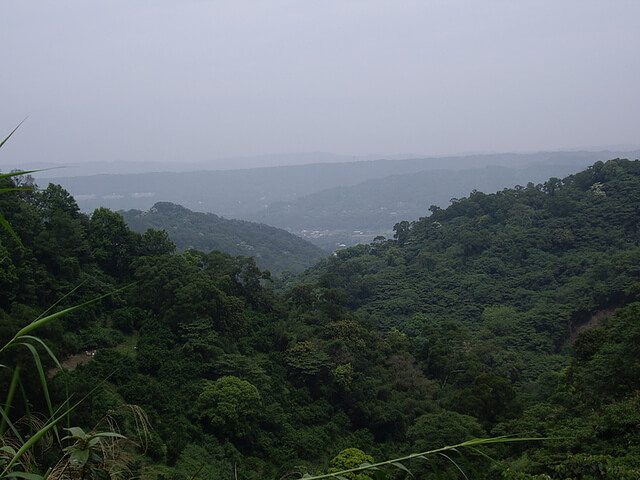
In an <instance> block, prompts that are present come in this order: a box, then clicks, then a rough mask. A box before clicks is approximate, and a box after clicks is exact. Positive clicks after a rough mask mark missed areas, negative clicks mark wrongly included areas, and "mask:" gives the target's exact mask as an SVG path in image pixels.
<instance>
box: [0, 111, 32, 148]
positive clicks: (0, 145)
mask: <svg viewBox="0 0 640 480" xmlns="http://www.w3.org/2000/svg"><path fill="white" fill-rule="evenodd" d="M26 120H27V119H26V118H25V119H24V120H22V121H21V122H20V123H19V124H18V126H17V127H16V128H14V129H13V130H11V133H10V134H9V135H7V136H6V137H5V139H4V140H2V141H1V142H0V148H2V146H3V145H4V144H5V143H7V140H9V139H10V138H11V135H13V134H14V133H16V130H18V129H19V128H20V125H22V124H23V123H24V122H25V121H26Z"/></svg>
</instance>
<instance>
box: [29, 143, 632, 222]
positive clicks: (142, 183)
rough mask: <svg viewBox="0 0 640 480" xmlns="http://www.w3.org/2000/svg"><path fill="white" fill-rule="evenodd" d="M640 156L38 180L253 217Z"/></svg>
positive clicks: (106, 202) (44, 176) (125, 204)
mask: <svg viewBox="0 0 640 480" xmlns="http://www.w3.org/2000/svg"><path fill="white" fill-rule="evenodd" d="M639 155H640V151H633V152H610V151H601V152H588V151H585V152H575V151H572V152H540V153H533V154H511V153H504V154H485V155H468V156H457V157H453V156H452V157H432V158H417V159H407V160H368V161H356V162H342V163H312V164H305V165H291V166H282V167H263V168H251V169H245V170H206V171H196V172H180V173H177V172H159V173H138V174H126V175H124V174H123V175H114V174H104V175H92V176H82V177H80V176H75V177H71V176H70V177H59V178H55V179H54V178H53V177H50V176H49V175H50V174H48V173H47V172H41V173H39V174H36V175H35V176H36V179H37V180H38V183H40V184H46V182H48V181H52V182H53V183H58V184H60V185H62V186H63V187H64V188H65V189H67V190H68V191H69V192H70V193H71V194H72V195H73V196H74V197H75V198H76V200H77V202H78V205H79V206H80V208H81V209H82V210H84V211H92V210H94V209H95V208H97V207H100V206H104V207H108V208H110V209H112V210H120V209H131V208H136V209H140V210H146V209H149V208H151V207H152V206H153V205H154V204H155V203H156V202H159V201H168V202H173V203H177V204H179V205H183V206H185V207H186V208H190V209H192V210H195V211H204V212H212V213H216V214H217V215H223V216H225V217H230V218H245V219H248V218H252V219H253V218H255V216H254V214H255V213H256V212H259V211H261V210H263V209H264V208H266V207H267V206H269V205H271V204H272V203H273V202H291V201H294V200H296V199H298V198H300V197H303V196H306V195H309V194H312V193H316V192H319V191H321V190H326V189H330V188H334V187H346V186H353V185H357V184H359V183H362V182H365V181H367V180H373V179H379V178H384V177H387V176H390V175H401V174H410V173H416V172H421V171H430V170H438V169H446V170H464V169H470V168H481V167H485V166H489V165H493V166H504V167H510V168H521V167H525V166H527V165H529V164H534V163H535V164H555V165H569V166H572V167H573V168H574V171H578V170H580V169H582V168H585V167H586V166H588V165H591V164H593V163H594V162H596V161H604V160H608V159H611V158H615V157H624V158H636V157H637V156H639ZM57 173H58V172H57V171H56V174H57Z"/></svg>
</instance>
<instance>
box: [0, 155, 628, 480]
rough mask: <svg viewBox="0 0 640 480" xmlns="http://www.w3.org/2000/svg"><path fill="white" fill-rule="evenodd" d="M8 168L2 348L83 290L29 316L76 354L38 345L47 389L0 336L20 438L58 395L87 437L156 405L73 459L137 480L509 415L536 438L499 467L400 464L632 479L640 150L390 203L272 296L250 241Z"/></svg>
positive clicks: (402, 441) (295, 470) (335, 462)
mask: <svg viewBox="0 0 640 480" xmlns="http://www.w3.org/2000/svg"><path fill="white" fill-rule="evenodd" d="M12 186H13V185H12V184H11V183H10V182H9V181H8V180H7V179H6V178H0V189H2V190H3V191H2V194H0V212H1V213H2V215H3V216H4V217H5V218H6V220H7V221H8V223H9V224H10V225H13V226H14V227H15V233H16V234H17V236H18V237H19V238H20V239H21V242H18V241H17V240H16V238H15V237H14V236H13V235H11V234H10V233H9V232H8V231H7V229H6V228H2V229H0V260H1V261H0V284H1V286H2V288H1V289H0V338H1V339H2V344H4V342H6V341H7V339H11V338H13V335H15V334H16V332H18V331H20V329H22V327H24V326H25V325H27V324H29V322H30V321H31V320H33V319H36V318H42V316H43V315H45V314H46V313H45V312H51V311H59V310H62V309H65V308H67V307H70V306H72V305H77V304H80V303H82V302H83V301H85V300H93V303H91V304H90V305H87V306H85V307H84V308H83V309H82V310H73V311H67V313H66V314H64V315H62V316H60V317H58V318H56V319H55V321H52V322H50V323H48V324H46V325H43V326H41V327H40V328H37V329H35V330H34V331H32V332H31V335H37V336H38V337H40V339H41V340H42V341H43V342H45V344H46V345H47V347H48V348H49V349H50V350H48V351H50V352H51V353H53V354H54V355H57V356H58V357H59V358H60V359H61V360H63V362H62V364H63V366H71V367H75V369H74V370H72V371H67V372H64V373H63V372H60V371H58V370H59V369H58V368H57V366H56V364H55V363H54V362H53V361H52V360H51V359H50V358H49V355H48V354H47V353H46V352H45V351H44V349H43V348H42V344H40V343H37V342H35V341H34V344H33V348H34V349H35V351H37V350H38V349H40V350H42V355H41V357H42V358H43V361H44V370H45V371H46V369H51V370H49V375H50V377H49V379H48V382H49V388H50V391H51V396H50V397H47V396H45V395H44V394H43V393H42V391H43V390H42V388H41V387H40V381H39V377H44V374H42V375H40V374H38V368H37V366H34V361H33V352H30V351H29V350H27V349H26V348H23V349H12V350H11V351H8V350H7V351H0V364H2V365H7V366H9V367H15V368H14V370H13V371H14V372H18V373H17V374H15V375H14V374H13V373H12V371H11V370H10V369H9V368H3V369H1V370H0V391H2V392H9V391H16V392H17V393H16V395H15V397H16V398H18V397H19V398H24V399H25V401H24V402H20V401H15V402H14V404H13V407H12V408H11V409H10V411H9V412H8V415H7V418H10V420H11V423H12V425H18V426H17V427H16V428H15V429H13V430H11V431H8V430H9V429H7V431H5V435H6V436H11V435H14V437H13V440H14V444H20V442H19V440H20V439H19V438H18V437H19V434H20V433H21V432H22V433H23V434H24V435H23V436H22V439H23V441H26V440H24V437H25V436H26V435H27V434H29V435H30V434H31V433H30V432H31V430H30V427H29V425H25V426H24V427H22V425H23V424H24V423H20V422H19V420H20V421H22V422H24V420H21V419H23V418H26V417H27V415H28V417H31V418H33V415H32V414H33V412H48V411H49V410H55V409H57V408H59V407H60V406H64V405H65V404H68V399H69V396H71V398H72V399H74V401H75V399H84V400H82V401H80V402H79V403H78V405H76V406H75V407H74V409H73V411H72V412H70V413H69V415H68V418H65V419H64V424H65V425H71V426H80V427H82V428H84V429H85V430H84V431H86V432H94V433H95V432H96V431H99V430H93V429H94V428H97V427H95V426H96V424H97V423H99V422H100V421H101V419H103V418H104V416H105V414H106V413H108V412H111V413H112V414H113V415H115V416H116V418H117V420H118V422H119V425H120V431H121V432H122V433H123V434H125V435H127V436H128V437H131V438H136V434H137V433H139V429H138V428H137V424H136V423H135V422H134V421H133V419H131V418H130V417H128V416H127V415H126V414H124V413H113V412H121V411H122V408H123V406H126V405H136V406H138V407H140V408H141V409H143V410H144V412H146V414H147V416H148V418H149V421H150V424H151V427H152V430H151V431H150V433H149V436H148V442H147V449H146V450H144V451H140V450H134V448H133V446H132V445H130V444H127V446H122V447H121V450H117V449H116V450H115V452H110V453H114V454H116V455H117V458H116V459H117V460H118V461H117V462H114V463H111V464H107V463H106V462H101V455H103V454H104V453H103V452H101V451H98V449H94V450H91V448H92V447H91V445H89V446H88V447H86V448H84V451H83V452H82V453H83V455H84V456H82V457H80V454H76V455H75V457H73V458H76V459H77V458H80V460H82V459H86V462H88V465H89V466H91V467H92V468H94V470H95V471H102V470H103V469H109V468H112V467H113V466H114V465H115V467H117V468H120V467H124V466H126V467H127V468H128V469H129V470H130V472H131V475H130V477H132V478H145V479H149V480H169V479H170V480H188V479H191V478H203V479H204V478H234V476H237V478H243V479H244V478H246V479H250V480H261V479H274V478H284V477H286V478H292V479H294V478H301V477H302V476H303V474H304V473H306V472H309V473H311V474H316V473H317V474H320V473H326V472H328V471H334V472H335V471H336V469H337V470H339V469H340V468H344V467H345V466H348V465H360V464H361V463H362V462H365V461H366V462H369V463H372V462H373V461H382V460H387V459H391V458H397V457H400V456H402V455H407V454H409V453H415V452H424V451H426V450H429V449H433V448H437V447H441V446H444V445H454V444H456V443H458V442H461V441H464V440H467V439H470V438H473V437H489V436H493V437H496V436H502V435H519V434H520V435H521V434H526V435H527V436H533V437H544V438H547V439H548V440H546V441H536V442H523V443H517V444H505V445H496V446H494V447H491V448H488V449H485V450H484V452H485V453H487V454H490V455H491V456H492V457H493V458H495V459H496V460H497V461H498V462H499V463H500V464H501V465H503V466H504V468H506V470H502V469H501V468H499V467H497V466H495V464H493V463H492V462H491V461H489V460H488V459H487V458H486V457H484V456H482V455H480V454H478V453H477V451H473V450H471V451H467V450H465V451H464V452H451V455H452V457H449V458H451V459H452V460H454V461H455V462H456V464H453V463H452V462H451V461H449V460H448V459H447V458H445V457H441V456H436V457H432V459H433V463H432V464H429V463H427V462H423V461H418V460H416V461H413V462H412V463H411V464H410V465H408V466H409V467H410V468H411V470H412V472H414V473H415V475H416V477H417V478H424V479H427V480H431V479H433V480H435V479H438V478H456V476H458V475H459V469H458V468H460V469H462V470H464V471H466V472H469V477H470V478H473V477H474V476H475V478H479V479H492V480H497V479H503V480H505V479H506V480H549V479H552V480H575V479H578V478H584V479H587V478H593V479H597V480H637V479H638V478H640V451H639V450H638V445H640V430H639V429H638V425H640V302H638V301H637V300H638V292H639V291H640V268H639V265H640V247H639V245H638V241H639V240H640V236H639V231H638V219H639V218H640V162H639V161H627V160H612V161H608V162H606V163H602V162H598V163H596V164H595V165H593V166H592V167H590V168H589V169H587V170H586V171H584V172H581V173H579V174H576V175H572V176H569V177H566V178H565V179H562V180H560V179H550V180H548V181H546V182H544V183H543V184H540V185H533V184H529V185H527V186H525V187H519V188H515V189H506V190H503V191H500V192H497V193H486V194H485V193H480V192H472V193H471V194H470V195H469V196H468V197H466V198H461V199H458V200H456V201H454V202H453V203H452V204H451V205H450V206H449V207H447V208H446V209H441V208H437V207H436V208H432V214H431V215H430V216H428V217H423V218H421V219H419V220H417V221H415V222H408V221H403V222H398V223H397V224H396V226H395V234H396V238H395V239H394V240H382V241H381V240H378V241H376V242H374V243H372V244H371V245H360V246H357V247H353V248H350V249H345V250H341V251H338V252H336V254H335V256H332V257H330V258H329V259H327V260H325V261H323V262H321V263H319V264H318V265H317V266H315V267H313V268H312V269H311V270H310V271H309V272H308V273H307V274H306V275H305V276H301V277H298V278H293V277H291V276H287V277H286V278H285V279H284V280H282V282H283V283H284V282H291V283H290V284H289V285H288V286H287V285H285V288H284V291H283V292H282V294H277V293H276V291H274V289H273V288H272V286H271V283H270V281H269V279H270V276H269V275H268V274H266V273H264V272H261V271H260V270H259V269H258V268H257V267H256V265H255V263H254V262H253V260H252V259H251V258H246V257H238V258H234V257H232V256H230V255H228V254H225V253H222V252H219V251H215V250H214V251H212V252H209V253H205V252H199V251H197V250H189V251H186V252H184V253H178V254H172V253H171V251H172V250H173V247H174V245H173V244H172V242H171V241H170V240H169V239H168V238H167V235H166V233H164V232H162V231H158V230H148V231H146V232H145V233H144V234H142V235H140V234H137V233H135V232H132V231H131V230H129V229H128V228H127V226H126V224H125V222H124V220H123V218H122V217H121V216H120V215H118V214H117V213H115V212H111V211H109V210H107V209H98V210H96V211H95V212H94V213H93V214H92V215H91V216H90V217H89V216H86V215H84V214H82V213H81V212H80V211H79V208H78V205H77V204H76V203H75V201H74V200H73V198H72V197H71V196H70V195H69V194H68V193H67V192H66V191H64V190H63V189H62V188H60V187H58V186H55V185H50V186H49V187H47V188H46V189H44V190H41V191H15V190H13V189H11V187H12ZM425 213H426V212H425ZM120 288H122V289H120ZM103 294H110V295H108V296H106V297H100V295H103ZM52 305H53V307H52V308H53V310H50V307H51V306H52ZM29 340H30V339H25V341H29ZM94 350H95V351H94ZM85 352H88V353H90V355H87V354H86V353H85ZM92 353H95V355H93V354H92ZM18 367H19V368H18ZM18 377H19V379H20V380H19V382H18V381H17V380H15V379H16V378H18ZM3 400H4V399H3ZM49 400H50V401H49ZM7 403H8V402H7ZM4 404H6V403H5V402H3V403H2V404H0V408H3V409H4V407H3V406H2V405H4ZM49 405H51V407H50V406H49ZM4 411H5V410H3V412H4ZM48 416H49V415H48V414H47V413H43V414H42V418H47V417H48ZM31 428H35V429H36V430H37V429H38V427H37V425H36V426H33V425H32V426H31ZM101 428H106V427H104V426H103V427H101ZM21 429H23V430H21ZM74 431H77V430H74ZM15 433H17V434H18V435H15ZM3 438H4V437H3ZM27 438H28V437H27ZM65 446H66V447H67V450H66V451H67V452H69V451H74V450H73V449H74V444H73V442H71V443H70V442H69V441H68V440H62V441H61V442H55V443H54V445H53V446H52V447H51V449H50V450H48V451H43V450H41V449H39V448H37V449H33V450H32V456H31V457H30V460H29V464H28V465H26V466H25V468H27V469H30V470H29V472H33V471H41V472H44V471H46V469H47V467H49V466H51V465H54V464H55V462H56V461H57V460H58V459H62V460H63V461H64V459H65V458H67V459H68V458H69V456H68V455H67V456H66V457H65V451H64V450H62V448H63V447H65ZM94 446H95V444H94ZM78 448H79V447H78V446H77V444H76V446H75V449H76V451H77V449H78ZM3 452H5V453H7V452H8V454H10V452H11V451H10V450H8V449H4V450H3ZM89 453H95V455H89ZM459 453H462V454H463V455H464V456H462V455H459ZM25 463H26V462H25ZM407 463H408V462H407ZM330 469H334V470H330ZM434 469H435V471H434ZM94 470H92V471H94ZM393 472H396V473H395V474H394V473H393ZM393 472H391V471H390V472H389V475H388V477H387V478H388V479H389V480H400V478H405V472H403V471H401V470H399V469H396V470H394V471H393ZM114 475H115V473H114ZM95 477H96V478H102V477H104V475H103V476H102V477H99V476H98V475H97V474H96V475H95ZM27 478H34V477H27ZM105 478H106V477H105ZM369 478H370V477H369V476H368V474H363V476H360V475H358V476H355V477H353V478H352V479H351V480H369Z"/></svg>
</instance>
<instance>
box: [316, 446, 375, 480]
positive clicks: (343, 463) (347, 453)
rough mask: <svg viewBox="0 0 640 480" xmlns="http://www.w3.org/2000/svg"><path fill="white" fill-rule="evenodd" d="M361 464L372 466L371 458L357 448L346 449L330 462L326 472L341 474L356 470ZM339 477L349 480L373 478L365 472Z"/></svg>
mask: <svg viewBox="0 0 640 480" xmlns="http://www.w3.org/2000/svg"><path fill="white" fill-rule="evenodd" d="M363 463H369V464H372V463H373V457H372V456H371V455H367V454H366V453H364V452H363V451H362V450H360V449H359V448H346V449H344V450H342V451H341V452H340V453H339V454H338V455H336V456H335V457H334V458H333V459H332V460H331V466H330V467H329V469H328V470H327V472H329V473H337V472H342V471H344V470H349V469H352V468H357V467H359V466H360V465H362V464H363ZM340 476H341V477H344V478H348V479H349V480H371V479H372V478H373V476H372V475H371V473H370V472H366V471H365V472H360V473H355V472H349V473H345V474H343V475H340Z"/></svg>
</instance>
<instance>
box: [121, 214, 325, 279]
mask: <svg viewBox="0 0 640 480" xmlns="http://www.w3.org/2000/svg"><path fill="white" fill-rule="evenodd" d="M119 213H120V214H122V216H123V217H124V219H125V221H126V222H127V224H128V225H129V228H131V229H132V230H134V231H136V232H141V233H142V232H144V231H145V230H147V229H148V228H155V229H164V230H166V231H167V233H168V234H169V237H170V238H171V240H173V242H174V243H175V244H176V246H177V248H178V250H179V251H185V250H188V249H190V248H194V249H196V250H200V251H203V252H209V251H211V250H220V251H222V252H225V253H228V254H230V255H233V256H239V255H242V256H244V257H254V258H255V261H256V264H257V265H258V267H260V268H261V269H264V270H269V271H271V272H272V273H279V272H281V271H282V270H292V271H302V270H304V269H305V268H307V267H309V266H311V265H313V264H314V263H315V262H316V261H317V260H318V259H320V258H321V257H323V256H324V255H325V253H324V252H323V251H322V250H321V249H320V248H318V247H316V246H315V245H313V244H311V243H310V242H307V241H306V240H303V239H302V238H300V237H297V236H295V235H293V234H291V233H288V232H286V231H284V230H281V229H279V228H275V227H270V226H268V225H264V224H260V223H253V222H247V221H243V220H227V219H224V218H221V217H219V216H217V215H214V214H212V213H199V212H192V211H191V210H189V209H187V208H184V207H182V206H180V205H176V204H173V203H169V202H159V203H156V204H155V205H154V206H153V207H152V208H151V209H149V211H140V210H128V211H120V212H119Z"/></svg>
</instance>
